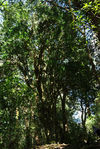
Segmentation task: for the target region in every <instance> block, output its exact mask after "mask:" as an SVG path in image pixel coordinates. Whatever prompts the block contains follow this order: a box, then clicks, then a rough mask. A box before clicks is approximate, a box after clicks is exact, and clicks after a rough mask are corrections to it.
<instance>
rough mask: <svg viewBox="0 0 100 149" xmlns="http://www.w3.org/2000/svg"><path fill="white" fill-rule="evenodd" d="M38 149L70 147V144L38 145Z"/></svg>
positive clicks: (64, 148)
mask: <svg viewBox="0 0 100 149" xmlns="http://www.w3.org/2000/svg"><path fill="white" fill-rule="evenodd" d="M36 149H70V146H69V144H50V145H48V144H47V145H42V146H38V147H36Z"/></svg>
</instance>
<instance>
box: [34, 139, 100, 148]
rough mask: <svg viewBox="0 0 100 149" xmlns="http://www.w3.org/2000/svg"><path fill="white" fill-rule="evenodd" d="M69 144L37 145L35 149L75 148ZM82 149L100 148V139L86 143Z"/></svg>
mask: <svg viewBox="0 0 100 149" xmlns="http://www.w3.org/2000/svg"><path fill="white" fill-rule="evenodd" d="M73 148H74V147H72V146H71V145H69V144H46V145H41V146H38V147H36V148H35V149H73ZM80 149H100V141H98V142H95V143H93V144H90V145H86V146H84V147H82V148H80Z"/></svg>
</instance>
